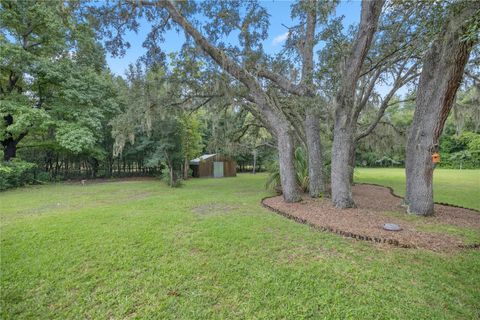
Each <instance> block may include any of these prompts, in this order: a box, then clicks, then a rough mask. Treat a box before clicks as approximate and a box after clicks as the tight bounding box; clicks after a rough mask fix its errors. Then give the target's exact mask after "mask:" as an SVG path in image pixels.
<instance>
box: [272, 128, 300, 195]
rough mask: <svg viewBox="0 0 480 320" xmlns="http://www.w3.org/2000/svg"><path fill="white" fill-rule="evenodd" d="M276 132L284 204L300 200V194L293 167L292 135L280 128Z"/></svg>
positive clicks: (293, 146)
mask: <svg viewBox="0 0 480 320" xmlns="http://www.w3.org/2000/svg"><path fill="white" fill-rule="evenodd" d="M277 132H278V133H277V140H278V162H279V166H280V180H281V183H282V190H283V198H284V199H285V201H286V202H296V201H299V200H300V192H299V189H298V185H297V176H296V172H295V165H294V159H295V156H294V153H295V144H294V142H293V137H292V134H291V133H290V132H289V131H288V130H283V128H281V129H280V130H277Z"/></svg>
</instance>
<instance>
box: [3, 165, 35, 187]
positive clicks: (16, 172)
mask: <svg viewBox="0 0 480 320" xmlns="http://www.w3.org/2000/svg"><path fill="white" fill-rule="evenodd" d="M35 167H36V165H35V164H34V163H30V162H25V161H22V160H16V159H15V160H12V161H9V162H0V191H2V190H7V189H10V188H15V187H20V186H24V185H26V184H31V183H34V182H35V181H36V180H35Z"/></svg>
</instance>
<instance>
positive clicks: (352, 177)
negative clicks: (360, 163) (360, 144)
mask: <svg viewBox="0 0 480 320" xmlns="http://www.w3.org/2000/svg"><path fill="white" fill-rule="evenodd" d="M355 147H356V142H355V140H354V142H353V144H352V148H351V152H350V159H349V161H348V165H349V166H350V168H352V171H351V172H350V184H351V185H352V186H353V183H354V182H355V181H354V180H355V177H354V174H355V156H356V154H355Z"/></svg>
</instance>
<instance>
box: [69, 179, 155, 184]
mask: <svg viewBox="0 0 480 320" xmlns="http://www.w3.org/2000/svg"><path fill="white" fill-rule="evenodd" d="M152 180H158V179H157V178H155V177H124V178H94V179H72V180H70V179H69V180H65V181H64V182H63V183H65V184H80V185H89V184H98V183H108V182H117V183H118V182H131V181H152ZM82 181H83V183H82Z"/></svg>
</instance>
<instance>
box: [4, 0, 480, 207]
mask: <svg viewBox="0 0 480 320" xmlns="http://www.w3.org/2000/svg"><path fill="white" fill-rule="evenodd" d="M336 5H337V3H331V2H321V1H316V0H301V1H296V2H294V3H292V6H291V16H292V25H291V26H289V29H288V34H287V40H286V42H285V44H284V48H283V50H282V51H281V52H280V53H279V54H277V55H275V56H272V55H269V54H268V53H266V52H265V50H264V47H263V46H264V42H265V41H266V39H267V37H268V27H269V15H268V12H267V11H266V10H265V8H263V7H262V5H261V3H259V2H256V1H248V2H239V1H228V2H227V1H205V2H202V3H201V5H200V4H199V3H196V2H194V1H184V2H173V1H148V2H140V1H138V2H137V1H127V2H123V1H119V2H111V3H105V4H100V5H98V4H95V5H92V4H90V3H83V2H79V3H77V2H67V3H64V2H61V1H59V2H55V1H51V2H41V1H38V2H37V1H33V0H32V1H4V2H2V4H1V6H2V13H1V14H2V17H1V21H2V38H1V41H2V43H1V48H2V49H1V50H2V57H6V59H4V60H3V61H2V84H1V88H2V92H1V94H2V107H1V108H2V109H1V116H2V117H3V119H4V121H3V124H2V129H3V131H4V135H3V138H2V139H3V140H2V145H3V152H4V159H5V160H6V161H8V162H11V160H12V159H13V158H23V159H24V160H27V161H29V162H35V163H36V168H37V169H39V170H41V171H42V172H44V173H47V174H48V175H49V177H50V178H68V176H69V175H70V174H71V175H72V176H73V175H75V174H86V175H88V176H98V175H114V174H115V173H118V174H119V173H121V172H122V173H123V174H127V173H128V174H129V173H132V172H135V170H144V171H145V170H146V173H152V172H159V171H161V172H162V175H164V178H165V179H166V180H167V181H168V182H169V183H170V184H171V185H176V184H177V183H178V181H179V180H180V179H182V178H183V179H185V178H187V177H188V161H189V159H191V158H194V157H195V156H197V155H199V154H201V153H203V152H208V153H222V154H225V155H229V156H233V157H235V158H236V159H238V160H239V163H240V165H241V166H248V165H247V164H245V163H242V161H244V160H242V159H251V161H252V162H254V163H255V165H254V167H255V168H256V167H257V165H258V167H264V168H265V167H267V166H268V167H271V168H273V170H276V171H277V172H278V177H279V179H278V181H279V184H280V185H281V188H282V191H283V196H284V199H285V201H287V202H294V201H298V200H299V199H300V191H301V190H304V191H308V192H309V194H310V195H311V196H312V197H318V196H323V195H331V197H332V201H333V203H334V205H335V206H337V207H339V208H349V207H353V206H355V203H354V201H353V198H352V192H351V184H352V182H353V171H354V167H355V166H356V165H370V166H372V165H380V166H385V165H399V166H400V165H405V167H406V176H407V190H406V199H405V201H406V203H407V204H408V206H409V211H410V212H412V213H416V214H431V213H433V191H432V183H431V181H432V176H433V169H434V165H433V163H432V155H433V153H435V152H437V150H439V151H440V153H441V155H442V158H443V162H442V165H445V166H447V167H448V166H453V167H455V165H457V164H458V163H459V161H460V163H462V167H474V166H477V165H478V156H479V155H478V150H479V149H478V120H479V118H478V114H479V113H478V105H479V102H478V100H479V99H478V96H479V86H480V84H479V76H478V73H479V70H478V65H479V48H478V34H479V32H478V31H479V28H480V27H479V25H480V24H479V23H478V16H480V14H479V13H480V3H479V2H475V1H471V2H468V1H458V2H452V3H450V2H429V3H423V2H422V3H417V2H412V1H396V2H385V1H383V0H372V1H362V4H361V19H360V22H359V23H358V25H354V26H351V27H350V28H346V27H345V26H344V24H343V23H342V17H338V16H336V15H335V8H336ZM198 16H202V17H203V19H200V21H199V20H198V19H196V17H198ZM144 17H146V18H147V22H148V23H149V24H150V25H151V32H150V33H149V34H147V35H141V36H143V37H144V38H145V41H144V47H145V48H146V49H147V52H146V54H145V55H144V56H143V57H142V58H141V59H140V60H139V61H138V63H136V64H134V65H131V66H130V68H129V70H128V72H127V74H126V76H125V78H119V77H114V76H113V75H112V74H111V73H110V72H109V70H108V68H107V67H106V64H105V50H106V51H108V52H109V53H111V54H113V55H116V56H121V55H123V54H124V53H125V50H126V48H128V47H129V44H128V42H127V41H126V39H125V34H126V33H127V32H130V31H137V29H138V25H139V23H140V21H142V23H145V22H144V21H143V20H142V19H144ZM173 29H179V30H182V31H183V32H185V35H186V41H185V43H184V44H183V46H182V49H181V51H180V52H178V53H166V52H164V51H163V50H162V42H163V40H164V36H165V34H166V33H167V32H168V31H169V30H173ZM3 30H5V31H3ZM139 36H140V35H139ZM231 37H238V41H233V42H232V41H230V40H231ZM229 39H230V40H229ZM99 40H101V41H103V44H104V45H101V44H100V42H98V41H99ZM402 91H403V92H405V91H407V92H408V94H401V95H400V92H402ZM457 91H458V92H459V93H458V94H457ZM452 109H453V112H451V110H452ZM444 129H445V130H444ZM442 132H445V134H444V135H443V138H442ZM301 155H304V156H301ZM300 157H302V158H303V160H302V161H298V159H299V158H300ZM275 162H276V163H277V164H276V165H275ZM303 162H305V163H306V164H305V165H300V164H299V163H303ZM122 163H125V165H121V164H122ZM9 166H11V163H10V164H9ZM126 168H128V169H126ZM139 168H141V169H139ZM145 168H149V169H145ZM275 168H277V169H275ZM163 169H165V170H163ZM252 169H253V168H252ZM2 170H3V169H2ZM149 170H150V171H149ZM4 171H5V170H4ZM7 171H8V170H7ZM300 173H301V174H300ZM300 180H301V181H300Z"/></svg>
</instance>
